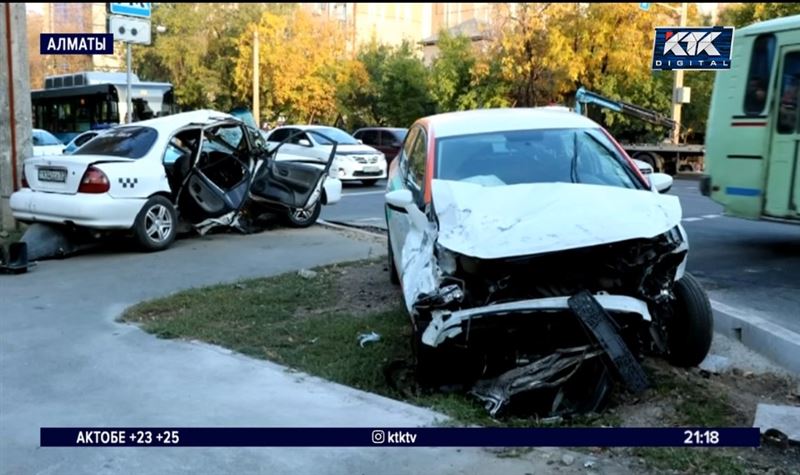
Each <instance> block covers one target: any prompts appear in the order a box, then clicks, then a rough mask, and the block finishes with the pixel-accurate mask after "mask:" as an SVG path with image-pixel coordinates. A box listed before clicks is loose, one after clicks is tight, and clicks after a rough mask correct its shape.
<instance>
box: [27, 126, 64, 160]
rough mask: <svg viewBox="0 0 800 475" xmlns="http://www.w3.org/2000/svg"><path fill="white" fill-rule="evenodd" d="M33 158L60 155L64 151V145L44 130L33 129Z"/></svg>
mask: <svg viewBox="0 0 800 475" xmlns="http://www.w3.org/2000/svg"><path fill="white" fill-rule="evenodd" d="M32 139H33V156H34V157H41V156H42V155H60V154H61V153H63V151H64V144H63V143H62V142H61V141H60V140H58V139H57V138H56V136H55V135H53V134H51V133H50V132H48V131H46V130H42V129H33V134H32Z"/></svg>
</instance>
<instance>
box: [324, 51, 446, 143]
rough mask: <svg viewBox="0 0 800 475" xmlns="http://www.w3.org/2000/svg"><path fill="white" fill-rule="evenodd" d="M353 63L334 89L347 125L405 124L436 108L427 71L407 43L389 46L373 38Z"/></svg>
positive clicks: (409, 123) (398, 125)
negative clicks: (345, 115) (349, 70)
mask: <svg viewBox="0 0 800 475" xmlns="http://www.w3.org/2000/svg"><path fill="white" fill-rule="evenodd" d="M355 63H358V64H359V65H360V66H356V65H355ZM355 63H350V65H349V67H350V68H351V74H350V75H349V76H348V75H345V77H346V78H348V79H346V80H345V81H344V82H341V83H339V87H338V90H337V97H338V99H339V104H340V107H341V108H342V110H343V111H344V112H347V113H349V114H350V116H349V118H348V121H347V123H348V124H349V126H350V127H358V126H365V125H373V126H374V125H379V126H395V127H408V126H409V125H411V124H412V123H413V122H414V121H415V120H416V119H418V118H420V117H424V116H426V115H429V114H432V113H434V112H435V109H436V108H435V103H434V100H433V98H432V97H431V94H430V92H429V74H430V73H429V71H428V69H427V68H426V67H425V65H424V63H423V62H422V60H421V59H420V58H419V57H418V54H417V51H415V49H414V48H413V47H412V45H411V44H410V43H408V42H404V43H402V44H401V45H399V46H396V47H390V46H387V45H383V44H379V43H377V42H376V41H372V42H370V43H368V44H366V45H365V46H363V47H362V48H361V49H360V51H359V52H358V54H357V56H356V60H355Z"/></svg>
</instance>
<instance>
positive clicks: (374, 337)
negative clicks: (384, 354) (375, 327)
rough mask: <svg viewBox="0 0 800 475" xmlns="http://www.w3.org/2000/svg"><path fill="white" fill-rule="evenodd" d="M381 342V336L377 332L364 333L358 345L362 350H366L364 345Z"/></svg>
mask: <svg viewBox="0 0 800 475" xmlns="http://www.w3.org/2000/svg"><path fill="white" fill-rule="evenodd" d="M380 340H381V336H380V335H378V334H377V333H375V332H371V333H362V334H360V335H358V344H359V345H361V348H364V345H366V344H367V343H372V342H377V341H380Z"/></svg>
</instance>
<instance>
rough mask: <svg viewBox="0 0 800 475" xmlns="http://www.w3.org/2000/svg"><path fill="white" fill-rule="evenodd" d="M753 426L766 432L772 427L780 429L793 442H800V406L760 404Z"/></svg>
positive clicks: (757, 407)
mask: <svg viewBox="0 0 800 475" xmlns="http://www.w3.org/2000/svg"><path fill="white" fill-rule="evenodd" d="M753 427H758V428H759V429H760V430H761V433H762V434H764V433H765V432H766V431H768V430H770V429H774V430H777V431H780V432H781V433H783V434H785V435H786V437H787V438H788V439H789V440H791V441H793V442H800V407H794V406H778V405H774V404H759V405H758V406H756V417H755V420H754V421H753Z"/></svg>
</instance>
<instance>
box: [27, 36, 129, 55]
mask: <svg viewBox="0 0 800 475" xmlns="http://www.w3.org/2000/svg"><path fill="white" fill-rule="evenodd" d="M39 54H114V35H112V34H111V33H41V34H40V35H39Z"/></svg>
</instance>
